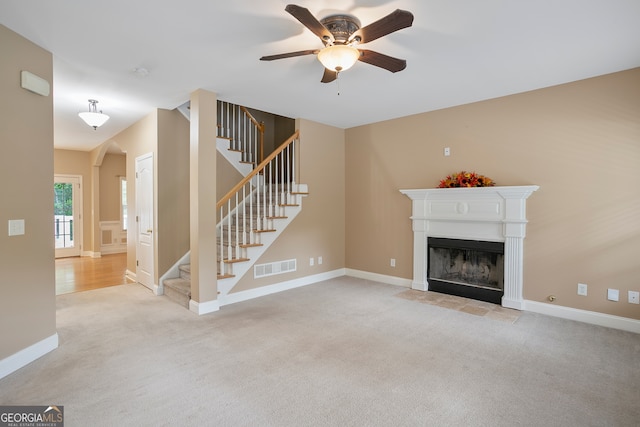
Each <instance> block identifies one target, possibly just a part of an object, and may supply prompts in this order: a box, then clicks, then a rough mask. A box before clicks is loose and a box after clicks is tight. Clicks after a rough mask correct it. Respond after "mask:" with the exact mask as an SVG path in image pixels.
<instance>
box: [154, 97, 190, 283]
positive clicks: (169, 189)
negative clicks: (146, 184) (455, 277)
mask: <svg viewBox="0 0 640 427" xmlns="http://www.w3.org/2000/svg"><path fill="white" fill-rule="evenodd" d="M157 165H158V170H157V177H158V189H157V194H158V202H157V205H158V212H159V215H158V218H157V224H158V232H157V233H156V238H157V239H158V263H157V264H158V275H159V276H162V275H163V274H164V273H166V272H167V270H169V269H170V268H171V267H172V266H173V265H174V264H175V263H176V262H177V261H178V260H180V259H181V258H182V257H183V256H184V255H185V254H186V253H187V252H188V251H189V241H190V239H189V234H190V231H189V230H190V228H189V227H190V226H189V224H190V218H189V121H188V120H187V119H186V118H185V117H184V116H183V115H182V114H181V113H180V112H179V111H178V110H162V109H161V110H158V158H157Z"/></svg>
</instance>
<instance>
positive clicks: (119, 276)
mask: <svg viewBox="0 0 640 427" xmlns="http://www.w3.org/2000/svg"><path fill="white" fill-rule="evenodd" d="M126 270H127V254H126V253H123V254H111V255H103V256H102V257H101V258H91V257H70V258H57V259H56V295H62V294H70V293H72V292H81V291H88V290H91V289H98V288H104V287H107V286H115V285H122V284H124V283H131V282H132V281H131V280H129V279H127V278H126V277H125V273H126Z"/></svg>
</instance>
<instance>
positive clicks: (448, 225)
mask: <svg viewBox="0 0 640 427" xmlns="http://www.w3.org/2000/svg"><path fill="white" fill-rule="evenodd" d="M538 188H539V187H538V186H537V185H526V186H510V187H476V188H430V189H415V190H400V192H401V193H402V194H404V195H406V196H407V197H409V198H410V199H411V200H412V205H413V206H412V215H411V220H412V222H413V282H412V286H411V287H412V288H413V289H418V290H422V291H427V290H428V289H429V282H428V281H427V266H428V265H429V264H428V255H429V254H428V251H427V239H428V238H429V237H443V238H449V239H465V240H481V241H494V242H504V270H505V271H504V296H503V297H502V305H503V306H504V307H509V308H515V309H518V310H522V309H523V305H524V299H523V294H522V286H523V283H522V280H523V279H522V276H523V275H522V271H523V240H524V237H525V234H526V224H527V218H526V200H527V198H528V197H529V196H530V195H531V194H532V193H533V192H534V191H536V190H537V189H538Z"/></svg>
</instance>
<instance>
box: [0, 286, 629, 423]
mask: <svg viewBox="0 0 640 427" xmlns="http://www.w3.org/2000/svg"><path fill="white" fill-rule="evenodd" d="M401 292H404V289H403V288H398V287H394V286H389V285H384V284H379V283H375V282H370V281H365V280H361V279H355V278H350V277H342V278H339V279H335V280H330V281H326V282H322V283H317V284H314V285H310V286H306V287H303V288H298V289H294V290H291V291H287V292H283V293H279V294H274V295H270V296H267V297H263V298H259V299H255V300H252V301H247V302H243V303H238V304H234V305H230V306H225V307H223V308H222V309H221V310H220V311H219V312H217V313H213V314H210V315H205V316H196V315H195V314H193V313H191V312H189V311H188V310H186V309H184V308H182V307H180V306H178V305H177V304H175V303H173V302H171V301H169V300H167V299H166V298H165V297H155V296H153V295H152V294H151V293H150V292H149V291H148V290H147V289H146V288H143V287H142V286H140V285H135V284H128V285H122V286H115V287H109V288H104V289H99V290H94V291H88V292H81V293H75V294H68V295H62V296H59V297H57V304H58V314H57V315H58V332H59V336H60V348H58V349H57V350H55V351H54V352H52V353H50V354H48V355H46V356H44V357H42V358H40V359H39V360H37V361H35V362H33V363H32V364H30V365H29V366H27V367H25V368H23V369H21V370H19V371H17V372H15V373H13V374H11V375H9V376H8V377H6V378H4V379H2V380H0V404H3V405H8V404H19V405H50V404H57V405H64V409H65V418H66V424H65V425H66V426H67V427H74V426H89V425H90V426H191V425H194V426H195V425H216V426H637V425H638V420H640V335H637V334H633V333H629V332H623V331H618V330H612V329H606V328H602V327H598V326H593V325H587V324H582V323H578V322H572V321H567V320H563V319H557V318H552V317H547V316H543V315H537V314H532V313H522V314H521V315H520V317H519V318H518V319H517V321H515V323H510V322H504V321H500V320H495V319H491V318H488V317H486V316H482V317H481V316H476V315H473V314H469V313H465V312H463V311H458V310H452V309H448V308H443V307H439V306H437V305H432V304H421V303H417V302H416V301H414V300H410V299H406V298H401V297H396V296H397V295H398V294H399V293H401Z"/></svg>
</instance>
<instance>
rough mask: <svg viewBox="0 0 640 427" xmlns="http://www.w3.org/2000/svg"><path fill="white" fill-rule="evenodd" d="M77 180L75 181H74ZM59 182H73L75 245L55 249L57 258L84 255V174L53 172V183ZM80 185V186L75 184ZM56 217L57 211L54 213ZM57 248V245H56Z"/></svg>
mask: <svg viewBox="0 0 640 427" xmlns="http://www.w3.org/2000/svg"><path fill="white" fill-rule="evenodd" d="M72 181H75V182H72ZM57 182H71V183H72V184H73V187H72V188H73V191H72V194H73V221H74V222H75V224H76V225H75V227H74V245H73V248H61V249H55V257H56V258H64V257H72V256H82V238H83V237H82V236H83V233H82V229H83V227H82V226H83V224H82V223H83V218H84V215H83V211H82V207H83V203H82V191H83V186H82V175H72V174H60V173H56V174H53V183H54V184H55V183H57ZM76 184H77V185H78V188H76V187H75V185H76ZM54 218H55V213H54ZM54 248H55V245H54Z"/></svg>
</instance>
